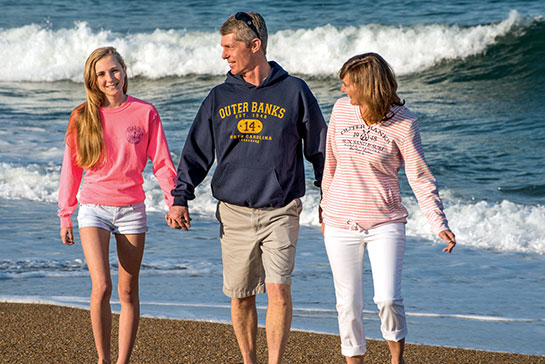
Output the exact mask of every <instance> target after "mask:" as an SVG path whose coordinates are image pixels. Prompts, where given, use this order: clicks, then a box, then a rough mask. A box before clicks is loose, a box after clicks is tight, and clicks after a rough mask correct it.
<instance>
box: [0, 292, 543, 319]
mask: <svg viewBox="0 0 545 364" xmlns="http://www.w3.org/2000/svg"><path fill="white" fill-rule="evenodd" d="M0 302H10V303H31V304H49V305H59V306H68V307H78V308H88V305H89V302H90V301H89V297H71V296H11V295H7V296H0ZM111 303H112V304H113V305H119V301H117V300H112V301H111ZM140 305H141V306H143V307H144V310H145V306H157V307H165V309H162V310H164V311H166V312H168V311H169V309H168V308H169V307H170V308H177V307H191V308H197V309H207V308H213V309H220V310H225V311H227V312H228V311H229V309H230V305H228V304H210V303H186V302H159V301H141V302H140ZM256 308H257V309H258V310H260V311H266V310H267V307H266V306H261V305H258V306H257V307H256ZM363 313H364V315H365V316H366V318H367V316H370V315H372V316H373V317H374V316H376V315H377V313H378V312H377V311H373V310H364V311H363ZM293 314H294V316H295V317H301V316H308V317H315V316H316V317H321V316H324V315H331V316H332V317H335V316H336V315H337V311H336V310H335V309H328V308H305V307H297V306H294V307H293ZM406 315H407V316H409V317H411V316H412V317H432V318H436V319H443V318H450V319H457V320H471V321H484V322H523V323H537V322H545V318H525V317H503V316H485V315H473V314H440V313H431V312H407V313H406ZM145 316H146V317H155V318H174V319H184V318H185V317H175V316H172V315H161V316H153V315H145ZM367 319H369V318H367ZM208 321H214V322H223V320H222V319H221V318H219V317H218V318H217V320H208Z"/></svg>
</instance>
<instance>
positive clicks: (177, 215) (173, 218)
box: [165, 206, 191, 231]
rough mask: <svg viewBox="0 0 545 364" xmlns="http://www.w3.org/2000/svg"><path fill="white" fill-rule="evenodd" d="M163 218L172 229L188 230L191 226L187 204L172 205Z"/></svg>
mask: <svg viewBox="0 0 545 364" xmlns="http://www.w3.org/2000/svg"><path fill="white" fill-rule="evenodd" d="M165 220H166V222H167V224H168V226H170V227H171V228H173V229H182V230H185V231H188V230H189V228H190V227H191V217H189V209H188V208H187V206H172V207H171V208H170V211H169V212H168V214H166V215H165Z"/></svg>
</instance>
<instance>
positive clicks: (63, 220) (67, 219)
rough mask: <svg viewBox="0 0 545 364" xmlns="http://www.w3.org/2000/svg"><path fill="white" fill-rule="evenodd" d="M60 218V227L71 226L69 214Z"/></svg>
mask: <svg viewBox="0 0 545 364" xmlns="http://www.w3.org/2000/svg"><path fill="white" fill-rule="evenodd" d="M60 219H61V228H69V227H72V219H70V216H68V217H61V218H60Z"/></svg>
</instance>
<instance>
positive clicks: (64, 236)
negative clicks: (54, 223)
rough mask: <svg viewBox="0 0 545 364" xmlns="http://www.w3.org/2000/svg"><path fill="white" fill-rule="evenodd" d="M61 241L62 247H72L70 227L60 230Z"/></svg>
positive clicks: (72, 239) (72, 238)
mask: <svg viewBox="0 0 545 364" xmlns="http://www.w3.org/2000/svg"><path fill="white" fill-rule="evenodd" d="M61 240H62V243H63V244H64V245H74V233H73V231H72V228H71V227H65V228H61Z"/></svg>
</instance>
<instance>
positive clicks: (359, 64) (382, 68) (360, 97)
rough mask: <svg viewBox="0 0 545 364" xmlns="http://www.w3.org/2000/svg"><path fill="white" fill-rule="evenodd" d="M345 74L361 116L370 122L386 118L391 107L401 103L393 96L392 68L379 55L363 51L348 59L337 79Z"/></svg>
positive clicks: (378, 121) (393, 77) (394, 81)
mask: <svg viewBox="0 0 545 364" xmlns="http://www.w3.org/2000/svg"><path fill="white" fill-rule="evenodd" d="M347 75H348V77H349V78H350V81H351V82H352V84H354V86H355V87H356V90H357V92H356V95H357V100H356V101H357V102H358V104H359V105H361V106H363V107H362V108H361V110H362V111H361V113H362V115H361V116H362V118H363V120H365V121H367V122H369V123H370V124H377V123H380V122H382V121H384V120H387V119H388V118H389V115H388V113H389V111H390V109H391V108H392V106H394V105H398V106H401V105H403V104H405V101H401V99H400V98H399V96H398V95H397V81H396V77H395V74H394V71H393V70H392V67H391V66H390V65H389V64H388V62H386V61H385V60H384V58H382V57H381V56H380V55H379V54H377V53H363V54H358V55H357V56H354V57H352V58H350V59H349V60H348V61H346V62H345V63H344V64H343V66H342V67H341V70H340V72H339V77H340V79H341V80H342V79H344V77H345V76H347Z"/></svg>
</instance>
